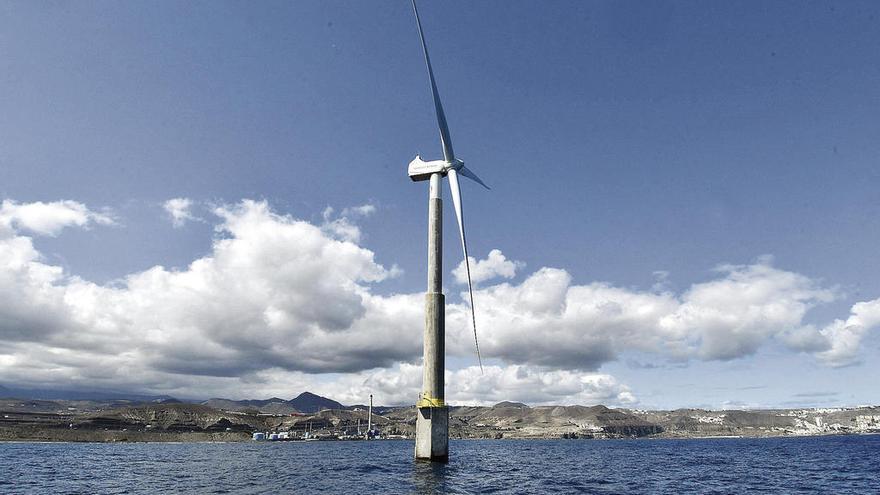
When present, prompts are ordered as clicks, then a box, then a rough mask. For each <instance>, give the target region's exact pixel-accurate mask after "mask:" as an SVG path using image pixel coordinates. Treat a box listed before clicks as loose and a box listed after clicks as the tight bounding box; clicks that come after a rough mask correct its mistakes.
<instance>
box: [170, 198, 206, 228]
mask: <svg viewBox="0 0 880 495" xmlns="http://www.w3.org/2000/svg"><path fill="white" fill-rule="evenodd" d="M192 207H193V200H191V199H189V198H173V199H169V200H168V201H166V202H165V203H163V204H162V208H164V209H165V211H166V212H167V213H168V215H170V216H171V224H172V225H173V226H174V228H180V227H183V226H184V225H185V224H186V222H188V221H192V220H200V219H199V218H197V217H196V216H194V215H193V214H192Z"/></svg>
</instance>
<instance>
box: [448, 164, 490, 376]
mask: <svg viewBox="0 0 880 495" xmlns="http://www.w3.org/2000/svg"><path fill="white" fill-rule="evenodd" d="M446 176H447V177H449V191H450V192H451V193H452V206H454V207H455V218H457V219H458V233H459V234H461V250H462V251H464V268H465V271H466V272H467V282H468V294H470V296H471V323H473V325H474V345H475V346H476V347H477V361H479V363H480V373H482V372H483V358H482V356H480V341H479V340H478V339H477V317H476V315H475V314H474V285H473V284H472V283H471V263H470V260H469V259H468V252H467V240H465V237H464V217H463V216H462V213H461V189H460V188H459V187H458V173H457V172H456V171H455V169H450V170H449V172H448V173H447V174H446Z"/></svg>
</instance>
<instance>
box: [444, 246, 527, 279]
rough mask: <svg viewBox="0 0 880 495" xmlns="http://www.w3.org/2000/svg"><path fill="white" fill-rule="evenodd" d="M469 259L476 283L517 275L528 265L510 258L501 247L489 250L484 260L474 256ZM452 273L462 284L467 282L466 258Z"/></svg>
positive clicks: (472, 275)
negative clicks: (518, 271)
mask: <svg viewBox="0 0 880 495" xmlns="http://www.w3.org/2000/svg"><path fill="white" fill-rule="evenodd" d="M468 260H469V261H470V268H471V281H472V282H473V283H474V284H479V283H480V282H485V281H486V280H491V279H493V278H496V277H503V278H513V277H515V276H516V271H517V270H518V269H521V268H524V267H525V266H526V264H525V263H523V262H521V261H512V260H508V259H507V258H505V257H504V254H503V253H502V252H501V250H499V249H493V250H492V251H489V256H487V257H486V259H484V260H476V259H474V257H473V256H468ZM452 275H453V276H454V277H455V281H456V282H458V283H460V284H466V283H467V267H466V266H465V264H464V260H462V261H461V263H459V265H458V266H457V267H455V269H454V270H452Z"/></svg>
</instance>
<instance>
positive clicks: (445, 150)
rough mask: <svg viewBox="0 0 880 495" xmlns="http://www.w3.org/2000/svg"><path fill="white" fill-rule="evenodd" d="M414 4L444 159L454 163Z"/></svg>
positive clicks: (413, 2) (450, 141)
mask: <svg viewBox="0 0 880 495" xmlns="http://www.w3.org/2000/svg"><path fill="white" fill-rule="evenodd" d="M412 6H413V12H415V13H416V24H417V25H418V26H419V38H420V39H421V40H422V51H423V52H424V53H425V65H426V66H428V78H429V79H431V94H432V95H433V96H434V112H435V113H436V114H437V125H438V126H440V143H441V144H442V145H443V159H444V160H446V162H447V163H452V161H453V160H455V153H454V152H453V151H452V138H451V137H450V136H449V126H448V125H446V114H445V113H443V104H442V103H440V93H438V92H437V83H436V82H435V81H434V69H432V68H431V58H430V57H429V56H428V46H427V45H426V44H425V34H424V33H423V32H422V21H421V19H419V9H418V7H416V0H412Z"/></svg>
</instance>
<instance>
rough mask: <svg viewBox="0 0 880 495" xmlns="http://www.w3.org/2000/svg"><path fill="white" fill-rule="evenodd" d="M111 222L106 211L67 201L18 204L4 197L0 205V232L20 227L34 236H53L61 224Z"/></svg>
mask: <svg viewBox="0 0 880 495" xmlns="http://www.w3.org/2000/svg"><path fill="white" fill-rule="evenodd" d="M113 223H114V220H113V217H112V215H111V214H110V213H109V212H107V211H104V212H95V211H92V210H90V209H88V208H87V207H86V206H85V205H84V204H82V203H78V202H76V201H70V200H64V201H53V202H51V203H44V202H42V201H37V202H34V203H18V202H15V201H12V200H9V199H6V200H3V203H2V205H0V232H2V231H4V230H5V231H6V232H7V233H9V232H13V231H22V230H23V231H27V232H30V233H33V234H37V235H45V236H57V235H58V234H59V233H60V232H61V231H62V230H63V229H64V228H65V227H89V226H90V225H92V224H99V225H112V224H113Z"/></svg>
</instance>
